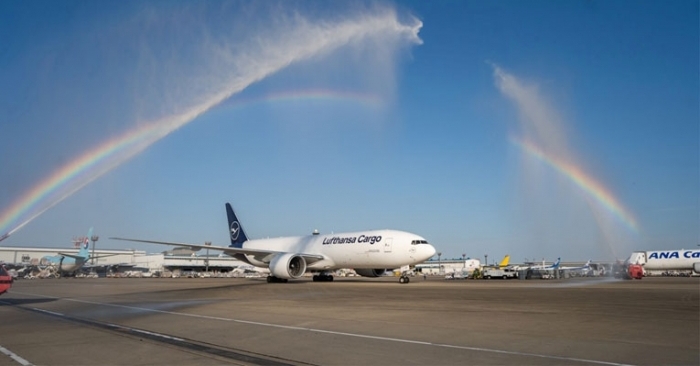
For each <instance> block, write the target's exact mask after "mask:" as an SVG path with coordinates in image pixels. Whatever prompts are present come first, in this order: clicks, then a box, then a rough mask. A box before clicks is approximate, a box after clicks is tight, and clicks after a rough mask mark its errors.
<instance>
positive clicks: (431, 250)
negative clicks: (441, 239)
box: [422, 244, 437, 260]
mask: <svg viewBox="0 0 700 366" xmlns="http://www.w3.org/2000/svg"><path fill="white" fill-rule="evenodd" d="M422 252H423V253H424V254H425V259H426V260H427V259H430V258H432V257H433V256H434V255H435V253H437V251H436V250H435V247H434V246H432V245H430V244H423V250H422Z"/></svg>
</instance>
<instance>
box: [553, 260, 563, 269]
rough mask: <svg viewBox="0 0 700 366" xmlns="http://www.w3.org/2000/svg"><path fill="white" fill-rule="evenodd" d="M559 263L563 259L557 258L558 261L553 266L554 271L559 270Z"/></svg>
mask: <svg viewBox="0 0 700 366" xmlns="http://www.w3.org/2000/svg"><path fill="white" fill-rule="evenodd" d="M559 261H561V258H557V261H556V262H555V263H554V264H552V268H554V269H557V268H559Z"/></svg>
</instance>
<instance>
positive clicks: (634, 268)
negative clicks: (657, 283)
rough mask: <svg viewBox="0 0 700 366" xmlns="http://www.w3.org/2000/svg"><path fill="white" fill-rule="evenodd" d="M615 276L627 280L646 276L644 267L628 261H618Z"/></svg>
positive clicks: (615, 266)
mask: <svg viewBox="0 0 700 366" xmlns="http://www.w3.org/2000/svg"><path fill="white" fill-rule="evenodd" d="M613 272H614V274H615V278H622V279H625V280H641V279H642V277H644V269H643V268H642V266H641V265H639V264H628V263H627V262H621V261H617V263H615V265H614V267H613Z"/></svg>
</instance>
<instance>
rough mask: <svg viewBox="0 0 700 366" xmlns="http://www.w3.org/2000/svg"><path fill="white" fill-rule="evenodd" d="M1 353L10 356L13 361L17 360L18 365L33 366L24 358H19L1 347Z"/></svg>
mask: <svg viewBox="0 0 700 366" xmlns="http://www.w3.org/2000/svg"><path fill="white" fill-rule="evenodd" d="M0 352H2V353H4V354H6V355H8V356H10V358H11V359H13V360H15V361H16V362H17V363H18V364H20V365H22V366H33V364H32V363H31V362H29V361H27V360H25V359H23V358H22V357H20V356H18V355H17V354H16V353H14V352H12V351H10V350H9V349H7V348H5V347H3V346H0Z"/></svg>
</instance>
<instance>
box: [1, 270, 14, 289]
mask: <svg viewBox="0 0 700 366" xmlns="http://www.w3.org/2000/svg"><path fill="white" fill-rule="evenodd" d="M12 280H13V278H12V276H10V274H9V273H7V270H5V267H3V266H0V295H2V294H4V293H5V292H7V290H9V289H10V287H12Z"/></svg>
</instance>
